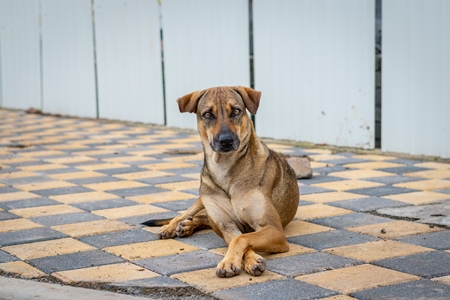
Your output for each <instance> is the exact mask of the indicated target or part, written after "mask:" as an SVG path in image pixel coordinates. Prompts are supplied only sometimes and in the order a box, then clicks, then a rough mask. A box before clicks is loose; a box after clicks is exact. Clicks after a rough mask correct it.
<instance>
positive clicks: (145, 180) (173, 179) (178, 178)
mask: <svg viewBox="0 0 450 300" xmlns="http://www.w3.org/2000/svg"><path fill="white" fill-rule="evenodd" d="M164 172H166V171H164ZM171 174H172V173H171ZM190 180H192V178H186V177H182V176H176V175H172V176H161V177H153V178H139V179H136V180H135V181H139V182H143V183H148V184H153V185H154V184H161V183H172V182H182V181H190Z"/></svg>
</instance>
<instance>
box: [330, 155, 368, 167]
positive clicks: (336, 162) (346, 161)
mask: <svg viewBox="0 0 450 300" xmlns="http://www.w3.org/2000/svg"><path fill="white" fill-rule="evenodd" d="M336 155H339V154H336ZM366 161H369V160H367V159H361V158H354V157H351V156H349V157H347V158H341V159H330V160H326V161H323V162H326V163H329V164H334V165H338V166H339V165H347V164H355V163H361V162H366Z"/></svg>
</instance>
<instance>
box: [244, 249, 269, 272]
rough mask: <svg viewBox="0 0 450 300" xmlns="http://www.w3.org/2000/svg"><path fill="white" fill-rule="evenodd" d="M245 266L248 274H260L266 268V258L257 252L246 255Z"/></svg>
mask: <svg viewBox="0 0 450 300" xmlns="http://www.w3.org/2000/svg"><path fill="white" fill-rule="evenodd" d="M244 268H245V271H246V272H247V273H248V274H250V275H253V276H260V275H261V274H262V273H264V271H265V270H266V260H265V259H264V257H262V256H260V255H258V254H256V253H254V254H252V255H246V256H245V258H244Z"/></svg>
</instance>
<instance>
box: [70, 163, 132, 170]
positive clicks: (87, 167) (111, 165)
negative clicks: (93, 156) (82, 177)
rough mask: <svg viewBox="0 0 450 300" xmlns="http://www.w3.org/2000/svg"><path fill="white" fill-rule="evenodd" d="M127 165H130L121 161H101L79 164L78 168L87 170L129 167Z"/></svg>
mask: <svg viewBox="0 0 450 300" xmlns="http://www.w3.org/2000/svg"><path fill="white" fill-rule="evenodd" d="M127 167H129V165H125V164H121V163H99V164H90V165H84V166H83V165H81V166H77V169H81V170H86V171H98V170H107V169H119V168H127Z"/></svg>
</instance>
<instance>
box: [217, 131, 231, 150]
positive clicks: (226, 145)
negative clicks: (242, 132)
mask: <svg viewBox="0 0 450 300" xmlns="http://www.w3.org/2000/svg"><path fill="white" fill-rule="evenodd" d="M233 142H234V138H233V136H232V135H231V134H222V135H220V136H219V143H220V146H221V147H222V149H224V150H231V148H232V147H233Z"/></svg>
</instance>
